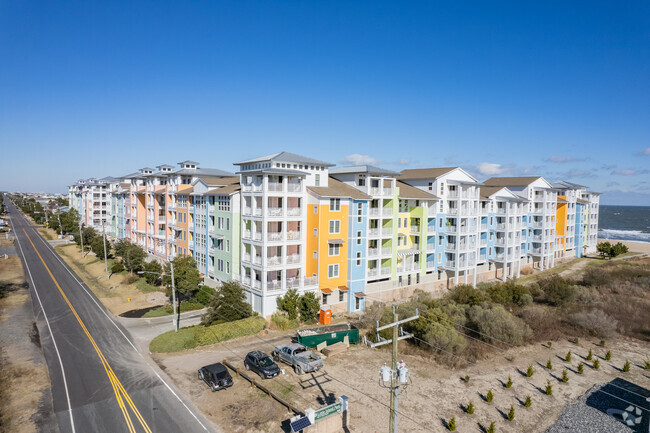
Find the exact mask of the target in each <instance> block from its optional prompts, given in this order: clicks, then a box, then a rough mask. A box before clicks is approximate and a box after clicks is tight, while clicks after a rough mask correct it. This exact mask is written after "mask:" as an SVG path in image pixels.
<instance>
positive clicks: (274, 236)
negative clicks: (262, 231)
mask: <svg viewBox="0 0 650 433" xmlns="http://www.w3.org/2000/svg"><path fill="white" fill-rule="evenodd" d="M266 239H267V240H269V241H271V242H280V241H282V232H269V233H267V234H266Z"/></svg>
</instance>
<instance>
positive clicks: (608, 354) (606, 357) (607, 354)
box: [605, 350, 612, 361]
mask: <svg viewBox="0 0 650 433" xmlns="http://www.w3.org/2000/svg"><path fill="white" fill-rule="evenodd" d="M605 359H606V360H608V361H610V360H611V359H612V351H611V350H608V351H607V353H605Z"/></svg>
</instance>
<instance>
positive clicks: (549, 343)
mask: <svg viewBox="0 0 650 433" xmlns="http://www.w3.org/2000/svg"><path fill="white" fill-rule="evenodd" d="M546 345H547V346H548V348H549V349H550V348H551V347H553V342H552V341H549V342H548V343H546Z"/></svg>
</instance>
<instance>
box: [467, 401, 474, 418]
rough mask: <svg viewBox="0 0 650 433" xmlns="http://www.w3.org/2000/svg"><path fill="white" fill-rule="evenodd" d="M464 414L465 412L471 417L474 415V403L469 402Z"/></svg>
mask: <svg viewBox="0 0 650 433" xmlns="http://www.w3.org/2000/svg"><path fill="white" fill-rule="evenodd" d="M465 412H467V413H468V414H469V415H472V414H473V413H474V403H472V402H471V401H470V402H469V403H468V404H467V407H466V408H465Z"/></svg>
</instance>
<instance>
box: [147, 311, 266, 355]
mask: <svg viewBox="0 0 650 433" xmlns="http://www.w3.org/2000/svg"><path fill="white" fill-rule="evenodd" d="M265 327H266V319H264V318H263V317H260V316H254V317H249V318H247V319H242V320H237V321H235V322H228V323H220V324H218V325H212V326H201V325H197V326H191V327H189V328H181V329H179V330H178V332H174V331H168V332H165V333H164V334H160V335H159V336H157V337H156V338H154V339H153V340H152V341H151V344H150V345H149V350H150V351H151V352H154V353H168V352H179V351H181V350H187V349H193V348H195V347H197V346H206V345H208V344H215V343H219V342H221V341H227V340H232V339H233V338H239V337H244V336H247V335H253V334H257V333H258V332H260V331H261V330H263V329H264V328H265Z"/></svg>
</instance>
